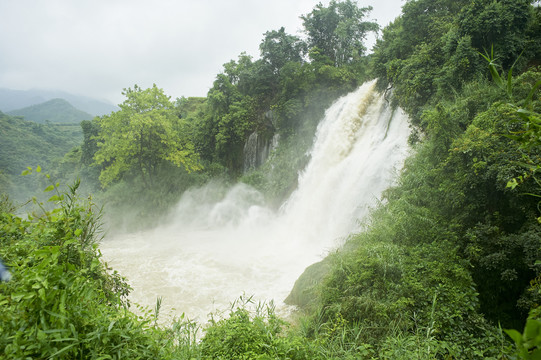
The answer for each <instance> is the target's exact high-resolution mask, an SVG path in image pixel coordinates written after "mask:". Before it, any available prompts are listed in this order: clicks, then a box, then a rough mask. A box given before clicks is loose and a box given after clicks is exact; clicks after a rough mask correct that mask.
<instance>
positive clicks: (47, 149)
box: [0, 112, 82, 201]
mask: <svg viewBox="0 0 541 360" xmlns="http://www.w3.org/2000/svg"><path fill="white" fill-rule="evenodd" d="M81 141H82V130H81V127H80V126H79V125H78V124H69V125H53V124H37V123H35V122H32V121H26V120H24V119H22V118H20V117H16V116H9V115H6V114H3V113H1V112H0V191H1V192H2V193H9V194H11V196H12V198H13V199H14V200H15V199H17V201H19V200H23V199H27V198H28V196H29V195H28V194H30V193H35V190H36V184H35V183H34V182H32V181H30V182H29V180H28V179H24V178H21V176H20V175H21V173H22V172H23V171H24V170H26V168H27V167H28V166H31V167H36V166H44V167H49V166H51V164H52V162H53V161H54V160H55V159H58V160H59V159H62V158H63V157H64V156H65V155H66V153H68V152H69V151H71V150H72V149H73V148H74V147H75V146H79V144H80V143H81Z"/></svg>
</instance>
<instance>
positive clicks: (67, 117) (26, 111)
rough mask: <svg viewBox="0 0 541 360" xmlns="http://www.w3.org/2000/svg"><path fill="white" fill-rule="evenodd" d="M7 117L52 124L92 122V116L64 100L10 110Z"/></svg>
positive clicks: (54, 100) (53, 100)
mask: <svg viewBox="0 0 541 360" xmlns="http://www.w3.org/2000/svg"><path fill="white" fill-rule="evenodd" d="M8 114H9V115H13V116H22V117H24V118H25V119H26V120H28V121H35V122H37V123H41V124H43V123H45V122H50V123H52V124H78V123H80V122H81V121H83V120H92V118H93V116H92V115H90V114H88V113H85V112H84V111H81V110H78V109H76V108H75V107H73V105H71V104H70V103H69V102H67V101H66V100H64V99H52V100H49V101H46V102H44V103H41V104H36V105H31V106H28V107H25V108H22V109H16V110H11V111H9V112H8Z"/></svg>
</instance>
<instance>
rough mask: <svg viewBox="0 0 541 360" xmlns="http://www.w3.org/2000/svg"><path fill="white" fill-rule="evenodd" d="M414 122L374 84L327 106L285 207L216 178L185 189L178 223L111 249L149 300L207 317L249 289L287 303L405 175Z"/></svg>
mask: <svg viewBox="0 0 541 360" xmlns="http://www.w3.org/2000/svg"><path fill="white" fill-rule="evenodd" d="M407 120H408V119H407V117H406V116H405V115H404V113H403V112H402V111H401V110H400V109H396V111H393V110H392V109H391V108H390V107H389V106H388V105H387V103H386V101H385V100H384V99H383V96H382V95H380V94H379V93H377V92H376V91H375V82H369V83H366V84H364V85H363V86H361V87H360V88H359V89H358V90H356V91H354V92H352V93H350V94H348V95H346V96H344V97H342V98H340V99H339V100H337V101H336V102H335V103H334V104H333V105H332V106H331V107H330V108H329V109H328V110H327V112H326V114H325V118H324V119H323V120H322V121H321V122H320V124H319V126H318V129H317V132H316V136H315V139H314V144H313V148H312V150H311V152H310V162H309V164H308V165H307V167H306V168H305V169H304V170H303V171H302V173H301V174H300V175H299V186H298V189H297V190H296V191H295V192H294V193H293V194H292V195H291V197H290V198H289V200H288V201H287V202H286V203H284V204H283V206H282V207H281V209H280V210H279V211H278V212H274V211H272V210H271V209H269V208H267V207H266V206H265V202H264V198H263V196H262V195H261V194H260V193H259V192H258V191H256V190H255V189H253V188H251V187H249V186H247V185H245V184H238V185H235V186H233V187H232V188H229V189H228V188H225V187H224V186H222V185H220V184H212V183H211V184H209V185H207V186H205V187H203V188H199V189H191V190H189V191H187V192H186V193H185V194H184V195H183V197H182V199H181V200H180V202H179V204H178V206H177V207H176V209H175V211H174V212H173V213H172V214H171V223H170V225H168V226H162V227H160V228H157V229H154V230H152V231H145V232H141V233H136V234H127V235H123V236H116V237H114V238H112V239H105V240H104V242H103V243H102V245H101V249H102V252H103V254H104V257H105V259H106V260H107V261H108V262H109V264H110V265H111V266H113V268H115V269H117V270H119V271H120V272H121V273H122V274H123V275H124V276H126V277H127V278H128V279H129V280H130V284H131V285H132V287H133V288H134V292H133V294H132V295H131V296H132V300H133V301H135V302H137V303H140V304H142V305H146V306H153V304H154V303H155V301H156V297H158V296H162V297H163V298H164V300H163V304H164V306H165V309H168V310H170V311H171V312H172V313H176V314H177V315H179V314H181V313H186V315H187V316H188V317H190V318H197V319H199V320H200V321H205V320H206V317H207V315H208V314H209V313H210V312H212V311H215V310H217V309H227V307H228V304H229V303H230V302H232V301H234V300H235V299H237V298H238V297H239V296H241V295H243V294H246V295H254V298H255V299H260V300H272V299H273V300H274V301H275V303H276V304H277V305H278V307H279V308H281V309H286V307H285V305H283V303H282V301H283V299H284V298H285V297H286V296H287V295H288V293H289V291H290V290H291V288H292V287H293V284H294V282H295V280H296V279H297V278H298V276H299V275H300V274H301V273H302V272H303V270H304V269H305V268H306V267H307V266H309V265H310V264H312V263H314V262H317V261H319V260H321V258H322V257H323V256H325V255H326V254H327V253H328V251H330V250H332V249H334V248H336V247H337V246H339V245H340V244H341V241H342V239H343V238H344V237H346V236H347V235H348V234H350V233H352V232H355V231H357V230H358V226H359V220H360V219H362V217H363V216H365V215H366V214H367V211H368V209H369V207H370V206H373V205H374V204H375V203H376V201H377V199H378V198H379V197H380V195H381V192H382V191H383V190H385V189H386V188H387V187H389V186H390V185H391V184H392V182H393V180H394V179H395V178H396V176H397V172H398V170H399V169H400V168H401V167H402V164H403V161H404V159H405V157H406V156H407V153H408V146H407V138H408V136H409V126H408V121H407ZM256 140H257V139H255V140H253V141H256ZM256 142H257V141H256ZM172 308H174V309H175V311H173V310H171V309H172ZM162 313H163V311H162Z"/></svg>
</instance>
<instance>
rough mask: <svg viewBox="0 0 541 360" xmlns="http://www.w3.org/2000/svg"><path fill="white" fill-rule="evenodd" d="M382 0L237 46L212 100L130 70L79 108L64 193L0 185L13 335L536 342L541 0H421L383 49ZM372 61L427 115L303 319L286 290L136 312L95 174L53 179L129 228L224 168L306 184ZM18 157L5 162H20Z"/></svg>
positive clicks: (393, 343)
mask: <svg viewBox="0 0 541 360" xmlns="http://www.w3.org/2000/svg"><path fill="white" fill-rule="evenodd" d="M369 12H370V8H362V7H359V5H358V4H357V3H356V2H354V1H352V0H344V1H335V0H333V1H331V2H330V3H329V5H328V6H324V5H322V4H319V5H317V6H316V7H315V8H314V9H313V10H312V12H310V13H308V14H304V15H303V16H302V20H303V25H304V31H305V36H304V37H299V36H294V35H290V34H288V33H286V31H285V29H284V28H281V29H278V30H270V31H268V32H266V33H265V34H264V37H263V39H262V41H261V43H260V58H259V59H257V60H254V58H252V57H251V56H248V55H247V54H244V53H243V54H240V55H239V57H238V58H237V59H234V60H231V61H229V62H227V63H226V64H224V68H223V71H222V72H221V73H220V74H218V75H217V76H216V80H215V81H214V84H213V86H212V87H211V89H210V90H209V92H208V94H207V97H206V98H181V99H177V100H175V101H173V100H171V99H170V97H169V96H167V95H166V94H164V92H163V90H162V89H160V88H159V87H158V86H157V85H154V86H153V87H151V88H148V89H142V88H140V87H139V86H137V85H135V86H134V87H133V88H127V89H124V91H123V95H124V96H125V101H124V102H123V103H122V104H121V105H120V110H119V111H117V112H113V113H111V114H109V115H103V116H100V117H95V118H94V119H93V120H91V121H83V122H82V124H81V127H82V131H83V141H82V144H81V145H80V148H79V147H76V148H75V149H73V150H72V151H71V152H68V153H67V154H66V156H65V157H64V159H63V160H62V161H60V162H59V163H58V164H62V166H59V167H57V168H56V170H55V169H52V170H53V171H51V174H52V176H48V177H46V178H48V179H49V180H50V181H51V185H50V186H48V187H47V189H46V191H47V192H50V194H51V195H52V197H50V199H49V202H48V203H51V204H55V206H56V207H57V209H56V210H52V211H51V210H45V208H46V206H45V205H44V204H40V203H39V201H35V202H36V206H37V211H36V212H35V213H33V214H32V215H31V216H29V217H28V218H27V219H21V218H18V217H16V216H14V215H12V213H13V211H14V209H13V205H12V204H11V203H10V202H9V201H8V200H3V201H2V203H0V205H1V206H2V208H1V210H2V215H1V217H0V244H1V246H0V257H1V258H2V259H4V260H5V262H6V263H7V264H8V265H9V266H10V267H11V269H12V271H13V273H14V278H13V280H12V281H11V282H9V283H3V284H0V304H2V306H1V307H0V351H1V352H3V353H4V354H6V356H7V357H8V358H27V357H36V358H74V357H81V358H100V356H101V357H102V358H135V357H139V358H149V359H150V358H163V359H169V358H171V359H193V358H197V359H217V358H219V359H358V358H360V359H371V358H382V359H514V358H521V359H529V358H537V357H538V356H539V354H540V352H541V350H539V349H538V348H537V346H538V345H539V344H540V342H541V341H540V337H541V312H540V310H539V308H538V305H539V302H540V300H541V299H540V297H541V289H540V287H539V283H540V274H541V268H540V266H541V265H540V264H541V261H540V260H541V256H540V255H541V254H540V250H541V249H540V247H541V227H540V226H541V225H540V223H541V206H540V199H539V198H540V197H541V183H540V182H539V181H540V180H539V168H540V166H541V157H540V155H541V147H540V145H541V144H540V139H541V133H540V130H539V129H540V126H541V115H540V114H541V68H540V65H541V9H540V7H539V6H538V5H535V2H531V1H529V0H476V1H466V0H458V1H457V0H453V1H451V0H409V1H407V2H405V4H404V6H403V9H402V15H401V16H400V17H398V18H397V19H396V20H395V21H394V22H392V23H391V24H390V25H389V26H388V27H386V28H385V29H383V30H382V36H381V38H380V39H379V40H378V41H377V44H376V45H375V47H374V49H373V52H372V53H370V54H369V55H368V54H367V51H366V50H367V49H366V48H365V45H364V44H363V40H364V39H365V36H366V35H367V33H368V32H371V31H376V30H377V29H378V26H377V24H375V23H373V22H370V21H366V19H367V18H368V15H369ZM368 79H377V84H378V87H379V89H380V90H381V91H382V92H384V93H385V94H386V98H387V99H389V101H390V102H391V103H392V104H393V105H394V106H399V107H401V108H402V109H404V110H405V111H406V112H407V113H408V115H409V116H410V121H411V128H412V133H411V136H410V143H411V146H412V150H413V151H412V155H411V156H410V157H409V158H408V160H407V161H406V164H405V167H404V169H403V170H402V171H401V173H400V176H399V178H398V180H397V183H396V185H395V186H393V187H392V188H390V189H388V190H387V191H386V192H385V193H384V196H383V199H381V201H380V202H379V206H378V207H377V208H375V209H373V210H372V212H371V214H370V216H369V218H368V219H364V223H363V225H364V226H363V231H362V232H361V233H359V234H352V235H351V236H350V237H349V238H348V240H347V241H346V243H345V244H344V245H343V247H341V248H340V249H338V250H336V251H334V252H332V253H331V254H330V255H329V256H328V257H326V258H325V259H324V260H323V261H322V262H320V263H317V264H314V265H313V266H311V267H310V268H309V269H307V271H306V272H305V273H304V274H303V276H302V277H301V278H300V279H299V280H298V281H297V284H296V286H295V288H294V289H293V291H292V294H291V295H290V297H289V298H288V300H289V301H290V302H291V303H293V304H295V305H298V306H299V309H298V312H297V314H296V315H295V317H294V318H293V319H289V320H288V321H289V323H288V322H286V321H285V320H283V319H280V318H279V317H278V316H277V315H276V313H275V311H274V308H273V306H272V304H270V305H267V306H264V305H262V306H259V307H257V310H256V311H255V312H253V311H252V310H250V308H249V307H247V306H245V305H246V303H249V302H250V300H249V299H248V300H246V299H240V300H239V302H237V303H235V304H234V305H232V307H231V311H230V313H229V316H228V317H225V318H219V317H212V318H211V320H210V321H209V323H208V324H206V325H202V326H203V331H201V332H200V333H199V335H196V334H197V333H198V330H201V327H200V325H198V324H195V323H193V322H191V321H189V320H187V319H184V317H181V318H180V319H177V320H176V321H175V322H174V323H173V324H172V326H170V327H168V326H161V325H159V324H158V317H159V310H160V302H161V300H159V299H158V301H157V304H156V308H155V309H154V311H147V312H146V313H145V314H144V315H142V316H141V317H140V318H138V317H136V316H135V315H133V313H131V312H130V310H129V303H128V302H127V300H126V298H125V297H126V296H127V294H128V293H129V290H130V289H129V286H127V285H126V283H125V281H124V280H123V279H122V278H121V277H120V276H119V275H118V274H117V273H112V272H111V271H109V272H108V271H107V265H104V264H103V261H102V260H101V254H100V252H99V250H98V245H97V243H98V241H99V239H100V238H99V231H98V230H99V227H100V224H101V220H100V217H99V215H98V212H96V210H95V207H94V205H93V204H92V202H91V200H89V201H85V202H82V201H80V200H78V197H77V195H76V191H77V188H78V187H79V182H78V181H76V182H75V185H73V186H71V187H70V188H69V189H67V191H66V192H63V191H62V189H61V187H60V186H59V185H57V184H56V183H55V182H56V181H57V180H58V179H62V180H67V181H69V180H68V179H70V178H72V177H74V176H79V177H82V181H83V182H87V183H88V184H90V185H88V187H89V188H91V189H92V191H93V192H94V194H95V200H97V201H99V202H104V203H106V204H107V206H106V207H105V214H112V213H113V212H115V213H121V214H123V215H125V217H124V218H123V219H120V220H119V221H117V222H112V223H109V225H111V224H115V226H119V224H123V225H125V226H127V227H128V228H130V229H132V230H133V229H138V228H141V227H142V226H145V225H147V224H156V223H157V222H158V221H159V219H160V218H161V217H163V216H164V214H166V213H167V211H168V209H170V207H171V206H172V205H173V204H175V203H176V201H177V200H178V199H179V197H180V196H181V194H182V193H183V192H184V191H185V190H186V189H188V188H189V187H191V186H194V185H199V184H203V183H205V182H208V181H209V180H212V179H218V178H220V179H221V180H224V181H226V182H229V183H234V182H236V181H243V182H245V183H248V184H250V185H252V186H254V187H255V188H257V189H258V190H260V191H261V192H262V193H263V194H264V196H265V197H267V199H268V200H269V201H270V202H272V203H273V204H274V205H275V206H276V207H278V206H279V205H280V204H281V203H282V202H283V200H284V199H285V198H286V197H287V196H288V195H289V194H290V193H291V192H292V191H293V189H294V188H295V187H296V182H297V177H298V172H299V170H300V169H302V168H303V167H304V166H305V165H306V163H307V161H308V159H307V158H306V150H307V149H308V148H309V147H310V146H311V142H312V139H313V136H314V133H315V130H316V127H317V125H318V121H319V119H321V118H322V116H323V113H324V111H325V109H326V108H327V107H328V106H329V105H330V104H331V103H332V102H333V100H335V99H336V98H337V97H338V96H340V95H343V94H345V93H347V92H349V91H351V90H353V89H355V88H357V87H358V86H359V85H360V84H361V83H363V82H364V81H366V80H368ZM0 120H1V121H3V122H4V123H5V124H6V125H2V127H1V128H0V129H2V130H1V131H4V128H5V129H11V128H13V130H11V131H20V130H16V129H20V128H23V127H25V126H26V127H29V126H30V125H32V126H30V127H31V128H32V129H34V128H35V129H36V131H42V132H43V133H44V135H43V136H42V137H47V136H49V135H46V131H48V130H47V129H49V127H46V126H42V125H39V124H30V123H26V122H24V123H22V120H20V119H17V118H13V117H9V116H6V115H3V117H1V118H0ZM15 123H17V124H18V125H17V126H16V127H12V125H13V126H14V124H15ZM19 123H20V124H19ZM8 125H9V126H8ZM40 129H41V130H40ZM4 132H5V131H4ZM47 134H48V133H47ZM253 134H257V136H258V137H260V139H261V140H259V141H261V142H262V143H265V144H269V143H270V142H272V140H273V139H279V140H278V144H279V145H278V146H277V147H275V148H274V149H273V151H272V152H271V154H270V156H269V158H268V159H267V160H266V162H265V163H264V164H263V165H261V166H260V167H258V168H255V169H254V168H253V167H246V166H245V161H246V158H247V152H246V151H245V146H246V144H247V142H248V140H249V138H250V136H251V135H253ZM20 136H21V135H14V136H11V138H20ZM51 141H52V140H51ZM32 143H33V144H37V140H35V142H32ZM4 144H5V143H4V141H3V140H2V141H1V142H0V146H4ZM11 146H12V147H13V149H15V147H16V145H15V144H12V145H11ZM43 146H45V145H43ZM8 148H9V149H11V147H8ZM67 150H68V149H65V150H63V152H64V153H66V152H67ZM4 151H6V154H7V153H8V152H7V150H4V149H2V153H4ZM10 151H11V150H10ZM20 151H21V153H25V151H23V150H20ZM26 153H29V152H28V151H26ZM13 154H14V155H13V156H9V157H6V160H4V158H2V161H13V160H10V159H14V158H15V157H16V156H19V154H20V153H19V151H17V152H15V153H13ZM23 160H24V161H30V160H29V159H26V158H24V159H23ZM33 164H34V163H29V164H28V165H30V166H33ZM13 167H14V165H13V163H12V162H6V163H5V164H2V167H1V169H2V170H4V169H6V170H4V171H6V174H9V175H10V177H9V179H10V180H11V181H13V179H15V177H12V176H11V174H12V170H9V171H10V172H8V171H7V169H12V168H13ZM13 171H15V170H13ZM40 171H41V169H40ZM28 172H31V171H28ZM33 172H36V171H33ZM37 172H38V174H29V175H28V176H34V175H38V176H39V175H40V174H39V171H37ZM108 217H109V219H110V218H111V216H108ZM201 286H204V284H201ZM180 310H181V309H180ZM512 329H515V330H512ZM524 329H526V330H525V331H524ZM197 336H199V339H198V338H197Z"/></svg>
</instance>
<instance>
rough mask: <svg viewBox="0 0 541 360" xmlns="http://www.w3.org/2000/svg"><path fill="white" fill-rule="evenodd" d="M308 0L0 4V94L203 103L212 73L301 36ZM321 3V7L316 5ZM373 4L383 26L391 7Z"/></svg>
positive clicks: (388, 2)
mask: <svg viewBox="0 0 541 360" xmlns="http://www.w3.org/2000/svg"><path fill="white" fill-rule="evenodd" d="M317 3H319V1H318V0H273V1H268V0H228V1H223V0H198V1H193V0H177V1H174V0H153V1H148V0H78V1H72V0H19V1H1V2H0V33H2V34H3V35H2V36H1V37H0V53H1V54H2V56H1V57H0V87H8V88H14V89H28V88H55V89H61V90H66V91H71V92H74V93H78V94H83V95H88V96H93V97H97V98H107V99H110V100H111V101H113V102H117V103H118V102H120V101H122V96H121V91H122V89H123V88H125V87H131V86H133V85H134V84H138V85H140V86H142V87H148V86H151V85H152V83H156V84H157V85H158V86H159V87H162V88H164V90H165V92H166V93H167V94H169V95H171V96H172V97H173V98H175V97H180V96H205V95H206V92H207V91H208V89H209V88H210V87H211V86H212V82H213V80H214V78H215V76H216V74H218V73H219V72H220V71H221V70H222V65H223V64H224V63H226V62H228V61H229V60H231V59H236V58H237V56H238V55H239V54H240V53H241V52H243V51H246V52H247V53H248V54H249V55H252V56H254V57H256V58H257V56H258V55H259V52H258V47H259V43H260V41H261V39H262V38H263V34H264V33H265V32H266V31H269V30H277V29H279V28H280V27H281V26H284V27H285V28H286V31H287V32H288V33H292V34H297V31H298V30H300V29H301V26H302V24H301V20H300V19H299V16H300V15H303V14H306V13H308V12H310V11H311V10H312V8H313V7H314V6H315V5H316V4H317ZM323 3H324V4H327V3H328V1H323ZM370 3H373V4H372V6H373V7H374V11H373V12H372V14H371V16H370V18H376V19H378V22H380V23H381V24H387V23H388V22H389V21H390V20H391V19H393V18H394V17H396V16H397V15H398V14H399V13H400V6H401V1H400V0H385V1H379V2H376V1H375V0H372V1H370V2H363V1H361V2H359V5H360V6H367V5H369V4H370Z"/></svg>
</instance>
